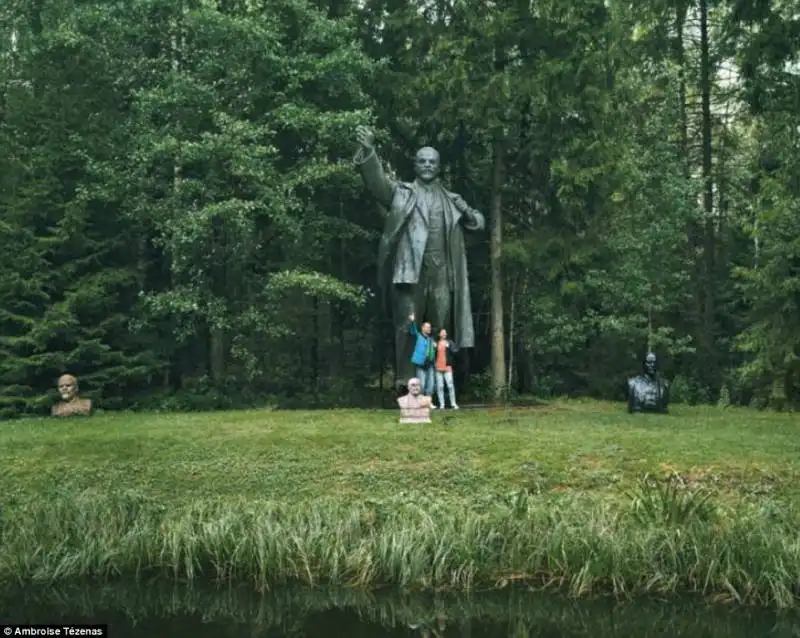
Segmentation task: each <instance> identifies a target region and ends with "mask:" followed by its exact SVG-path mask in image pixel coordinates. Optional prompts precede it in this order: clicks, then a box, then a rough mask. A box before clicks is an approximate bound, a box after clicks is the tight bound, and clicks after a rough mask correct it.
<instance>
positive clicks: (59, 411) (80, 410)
mask: <svg viewBox="0 0 800 638" xmlns="http://www.w3.org/2000/svg"><path fill="white" fill-rule="evenodd" d="M91 414H92V402H91V400H90V399H80V398H77V397H76V398H74V399H72V401H61V402H60V403H56V404H55V405H54V406H53V410H52V415H53V416H57V417H65V416H90V415H91Z"/></svg>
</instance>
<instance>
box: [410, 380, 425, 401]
mask: <svg viewBox="0 0 800 638" xmlns="http://www.w3.org/2000/svg"><path fill="white" fill-rule="evenodd" d="M420 392H422V382H421V381H420V380H419V379H409V380H408V393H409V394H410V395H411V396H412V397H416V396H419V393H420Z"/></svg>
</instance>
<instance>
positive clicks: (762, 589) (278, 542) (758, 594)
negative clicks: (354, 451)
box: [0, 481, 800, 608]
mask: <svg viewBox="0 0 800 638" xmlns="http://www.w3.org/2000/svg"><path fill="white" fill-rule="evenodd" d="M767 505H768V504H767V503H764V504H761V505H746V504H740V505H737V506H736V508H735V509H725V508H722V507H720V506H717V505H714V504H713V503H712V502H711V501H709V500H708V499H707V497H706V496H704V495H702V494H698V493H692V492H690V491H686V490H674V489H673V488H670V487H669V486H666V487H665V486H664V485H662V484H660V483H657V482H655V483H653V482H647V481H645V482H642V484H641V485H640V486H639V488H638V489H637V490H636V491H635V492H633V493H632V494H630V495H629V498H628V500H627V501H621V502H619V503H617V502H614V503H611V502H608V501H599V500H596V499H591V498H588V497H561V498H555V497H551V498H543V497H541V496H531V495H529V494H527V493H525V492H522V493H517V494H513V495H509V496H507V497H501V498H499V497H486V498H484V499H482V500H481V499H478V498H477V497H476V498H475V499H473V500H471V501H468V502H467V501H457V500H450V501H435V500H432V499H426V498H425V497H424V496H420V495H413V494H409V495H405V496H398V497H397V498H394V499H387V500H381V501H372V502H363V503H359V504H353V503H344V502H339V501H335V500H331V499H320V500H316V501H298V502H294V503H285V502H283V503H278V502H263V501H252V500H240V501H226V502H212V501H198V502H192V503H187V504H186V505H185V506H182V507H178V508H175V507H169V508H168V507H165V506H163V505H161V504H159V503H158V502H155V501H153V500H149V499H147V498H145V497H143V496H140V495H137V494H135V493H130V492H124V491H118V492H114V493H102V492H100V491H86V492H81V493H69V492H63V493H56V494H53V495H51V496H50V497H49V498H43V499H41V500H40V501H38V502H35V503H26V504H22V505H17V506H14V507H13V508H9V509H8V510H7V511H6V513H5V518H4V521H3V529H2V546H1V547H0V582H5V583H7V584H8V583H11V582H17V583H21V584H22V583H48V584H52V583H58V582H68V581H72V580H75V579H87V578H88V579H96V580H103V581H107V580H109V579H114V578H120V577H126V578H128V577H131V578H136V579H143V578H146V577H149V576H153V575H156V576H168V577H169V578H170V579H174V580H177V581H182V582H202V581H207V580H217V581H222V582H230V583H232V582H245V583H250V584H252V585H254V586H255V587H256V588H257V589H258V590H259V591H266V590H269V589H270V588H272V587H274V586H276V585H284V584H286V583H301V584H304V585H312V586H319V585H334V586H335V585H343V586H356V587H362V588H375V587H380V586H386V585H396V586H400V587H403V588H406V589H408V590H427V591H432V590H435V591H464V592H466V591H472V590H475V589H481V588H499V587H503V586H507V585H509V584H512V583H525V584H527V585H529V586H531V587H534V588H537V589H544V590H556V589H558V590H561V591H564V592H567V593H568V594H570V595H572V596H588V595H593V594H613V595H616V596H621V597H625V596H633V595H639V594H659V595H677V594H681V593H700V594H703V595H705V596H707V597H711V598H713V599H715V600H725V601H735V602H740V603H747V604H759V605H769V606H777V607H780V608H787V607H792V606H795V604H796V603H797V601H798V596H800V535H799V534H798V533H797V530H798V523H800V516H798V515H797V512H796V510H793V509H792V508H791V507H789V506H788V505H787V506H780V507H778V506H775V507H771V508H770V507H768V506H767Z"/></svg>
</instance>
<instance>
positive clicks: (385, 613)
mask: <svg viewBox="0 0 800 638" xmlns="http://www.w3.org/2000/svg"><path fill="white" fill-rule="evenodd" d="M11 623H30V624H44V623H70V624H75V623H86V624H89V623H107V624H108V625H109V626H110V631H109V635H110V636H112V637H113V638H133V637H136V638H145V637H147V638H190V637H191V638H212V637H227V636H231V637H232V636H236V637H237V638H241V637H244V636H246V637H249V638H289V637H292V638H301V637H305V636H309V637H311V636H320V637H325V638H345V637H347V638H393V637H398V638H399V637H411V636H418V637H420V638H422V637H425V638H456V637H463V638H467V637H469V638H490V637H491V638H499V637H504V636H510V637H514V638H528V637H533V636H536V637H538V638H611V637H612V636H613V637H615V638H617V637H619V638H650V637H656V636H659V637H664V638H667V637H669V638H722V637H725V638H761V637H764V638H767V637H770V638H800V619H798V617H797V615H788V614H778V613H775V612H769V611H764V610H754V609H743V608H741V607H711V606H708V605H700V604H696V603H693V604H688V603H686V604H681V605H676V604H674V603H666V602H663V603H660V602H655V601H647V602H642V601H635V602H628V603H612V602H610V601H591V602H587V601H571V600H567V599H564V598H551V597H542V596H540V595H535V594H530V593H525V592H520V591H516V592H512V593H505V594H491V595H475V596H473V597H471V598H440V599H434V598H426V597H414V596H409V595H400V594H392V593H388V592H387V593H383V594H378V595H370V594H364V593H361V592H356V591H352V590H337V591H331V590H326V591H323V590H308V589H290V588H283V589H280V590H277V591H273V592H271V593H269V594H265V595H263V596H262V595H259V594H256V593H255V592H253V591H252V590H248V589H202V590H201V589H196V588H193V589H189V588H185V587H181V588H176V587H174V586H164V585H163V584H161V585H158V584H153V585H140V586H138V587H132V586H105V587H93V588H78V587H76V588H71V589H68V590H65V589H61V590H54V589H40V590H35V591H34V590H24V591H15V592H7V593H5V594H3V595H2V596H0V624H11Z"/></svg>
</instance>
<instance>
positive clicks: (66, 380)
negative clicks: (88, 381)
mask: <svg viewBox="0 0 800 638" xmlns="http://www.w3.org/2000/svg"><path fill="white" fill-rule="evenodd" d="M58 393H59V394H60V395H61V400H62V401H71V400H72V399H74V398H75V397H76V396H77V395H78V381H77V379H76V378H75V377H73V376H72V375H69V374H65V375H64V376H62V377H60V378H59V379H58Z"/></svg>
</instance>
